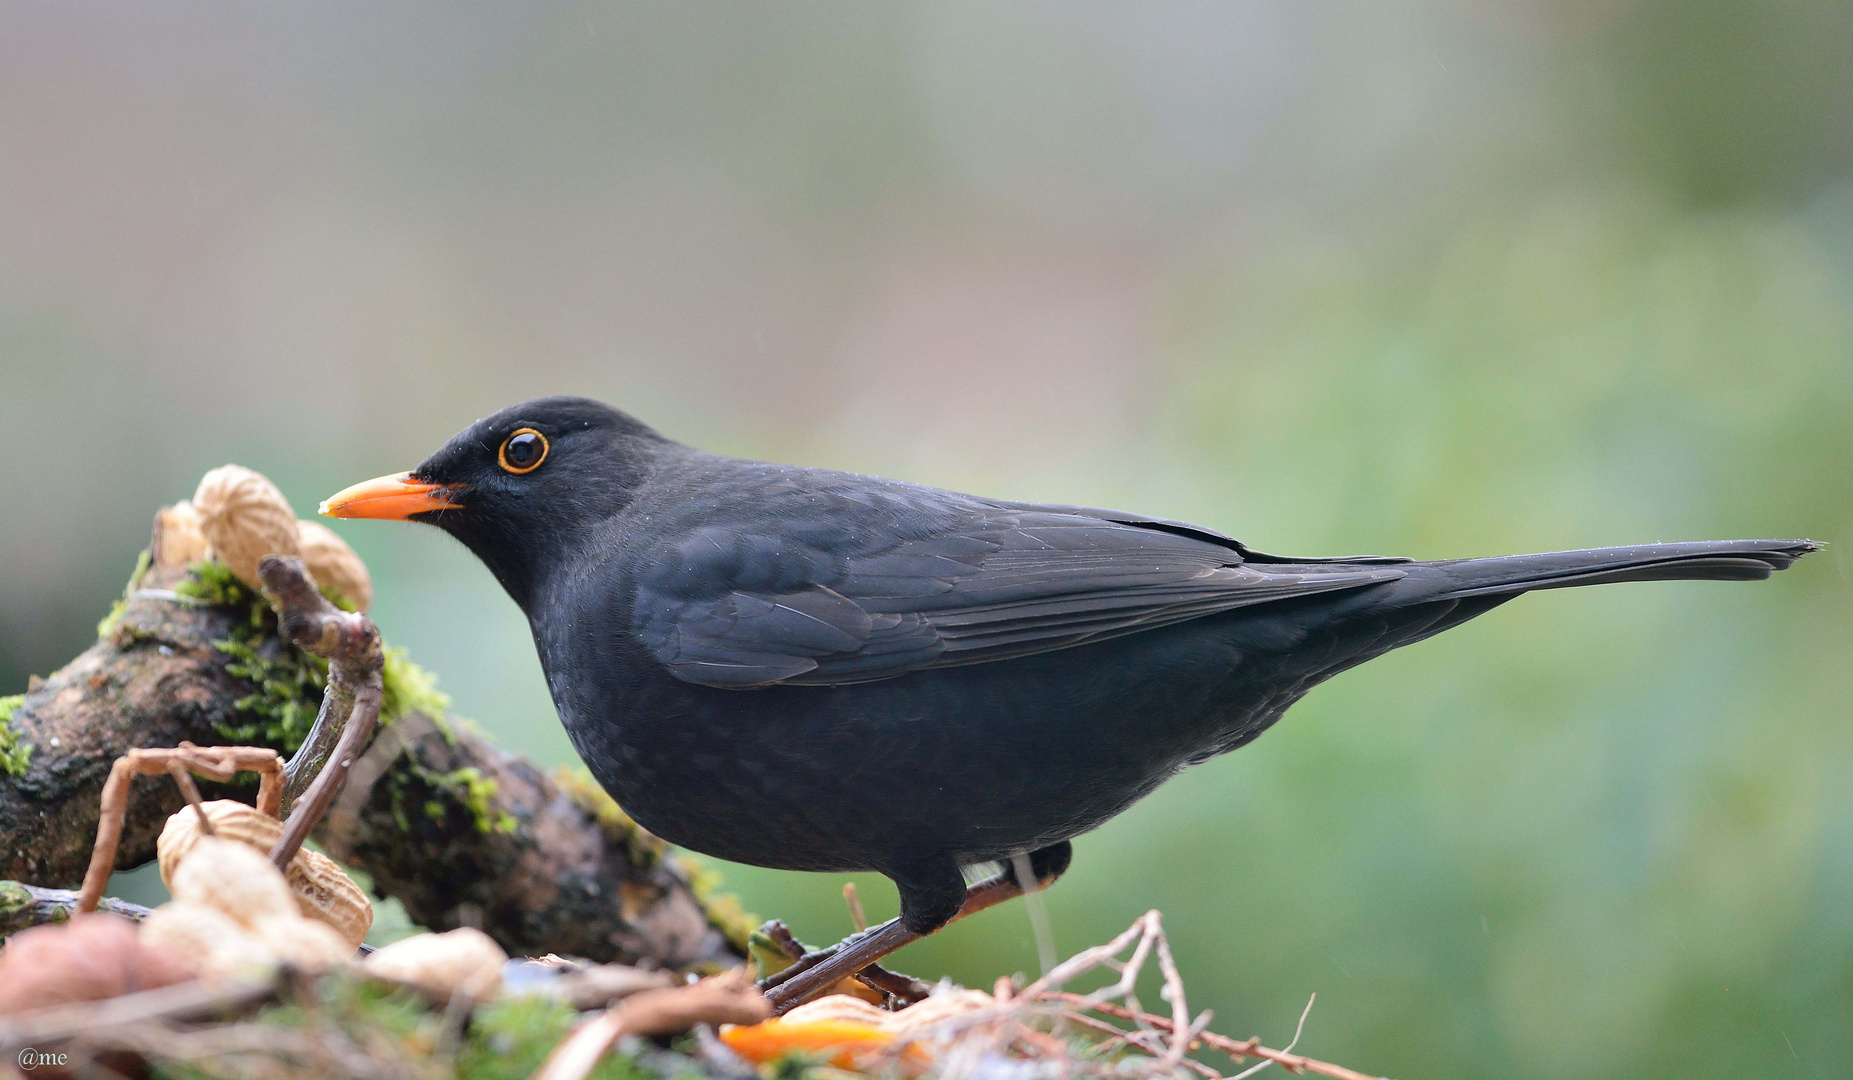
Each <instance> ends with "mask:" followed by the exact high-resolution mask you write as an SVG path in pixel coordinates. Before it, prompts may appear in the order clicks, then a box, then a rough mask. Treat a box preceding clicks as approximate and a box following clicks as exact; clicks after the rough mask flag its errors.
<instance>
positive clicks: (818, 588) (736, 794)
mask: <svg viewBox="0 0 1853 1080" xmlns="http://www.w3.org/2000/svg"><path fill="white" fill-rule="evenodd" d="M322 513H324V514H328V515H331V516H334V517H349V518H395V519H408V520H413V521H423V522H429V523H431V524H433V525H436V526H438V527H439V528H442V529H443V530H444V531H446V532H448V533H450V534H451V535H452V536H454V537H456V538H457V539H458V540H460V541H462V542H463V543H464V544H465V545H466V546H467V547H468V548H469V549H470V550H471V551H473V552H475V554H476V555H477V557H479V558H480V559H481V560H482V561H483V562H484V563H485V564H486V565H487V566H488V567H489V570H490V572H491V573H493V574H494V575H495V577H496V579H497V580H498V581H500V582H501V584H502V587H503V588H505V589H506V590H507V591H508V595H509V596H510V597H512V598H513V599H514V601H515V603H516V604H518V605H520V607H521V610H522V611H523V612H524V613H525V614H526V615H527V617H528V624H529V626H530V627H531V628H532V630H533V634H534V643H535V646H536V647H537V648H538V650H539V652H540V660H541V666H542V668H543V669H544V670H545V672H546V676H547V686H548V689H549V690H550V691H551V692H552V695H553V701H554V705H555V707H556V708H557V709H558V710H559V714H560V719H561V721H562V722H563V723H564V724H565V726H566V730H567V732H568V734H569V735H570V736H571V738H572V742H573V745H574V747H575V748H576V749H577V750H578V752H579V754H580V756H581V757H582V758H584V759H585V762H586V764H587V765H588V766H589V767H590V768H591V770H592V773H593V775H594V776H595V777H597V779H598V781H599V783H600V784H602V785H603V786H604V787H605V789H606V790H607V791H609V792H610V793H611V795H612V796H613V797H614V798H615V799H616V800H617V801H618V803H619V804H620V805H621V806H623V807H624V809H625V811H626V812H627V813H629V814H630V815H631V816H632V817H633V818H635V819H636V820H637V822H638V823H640V824H641V825H643V826H644V827H645V828H647V829H649V830H650V831H651V832H653V833H655V834H656V835H658V836H660V837H662V838H664V839H666V840H669V841H671V842H673V843H676V844H680V845H683V846H685V847H688V848H692V849H694V850H695V851H699V852H704V853H706V854H709V855H713V856H716V857H718V858H722V859H730V860H735V861H738V862H745V863H752V864H755V865H759V866H767V867H777V868H783V869H791V870H820V871H836V872H840V871H852V870H875V871H879V872H881V873H883V874H885V875H887V876H888V877H889V878H891V879H893V881H894V883H895V885H896V886H897V888H898V889H899V890H900V897H901V914H900V918H899V919H897V920H894V921H893V922H890V923H888V924H884V925H882V926H879V927H876V928H873V929H871V930H869V931H865V932H864V933H863V934H860V935H858V936H856V937H854V938H850V939H848V940H847V941H845V942H844V943H841V944H840V945H839V946H836V947H833V949H830V950H823V951H821V952H820V953H818V954H816V955H815V956H813V957H810V958H807V961H806V962H805V963H803V964H801V965H798V966H797V967H795V968H794V969H792V970H793V971H794V972H795V973H796V974H792V975H788V976H786V981H784V982H783V984H781V985H778V986H776V987H775V988H774V989H772V990H771V994H772V996H773V997H774V1000H775V1002H776V1003H778V1004H780V1005H781V1006H786V1007H788V1006H789V1005H791V1004H795V1003H796V1002H797V1001H798V1000H801V999H802V998H803V997H804V996H805V995H807V994H811V993H815V992H817V991H818V990H820V989H822V988H824V987H827V986H829V985H831V984H833V983H834V982H835V981H837V980H838V979H840V978H843V977H845V976H847V975H850V974H853V973H854V972H857V971H860V970H862V969H863V968H865V967H866V966H867V965H869V964H871V963H872V962H873V961H874V960H875V959H876V958H877V957H879V956H881V955H883V954H884V953H886V952H888V951H891V950H892V949H893V948H896V947H899V945H901V944H904V943H906V942H907V941H910V940H913V939H914V938H915V937H917V936H920V935H924V934H928V933H931V932H933V931H935V930H937V929H939V928H940V927H941V926H943V925H945V924H946V923H947V922H948V921H950V920H952V919H953V918H955V917H956V916H958V915H959V914H961V912H962V911H966V912H968V911H971V910H975V909H976V908H977V907H981V906H987V905H988V904H989V903H992V902H995V901H996V900H997V899H999V898H1002V897H1006V896H1008V895H1013V894H1014V892H1015V891H1016V890H1017V888H1018V885H1017V882H1019V881H1020V879H1021V876H1022V875H1015V876H1013V875H1010V874H1008V873H1006V874H1005V875H1003V876H1002V877H1000V878H998V879H995V880H993V881H990V882H988V883H985V884H981V885H978V886H975V887H973V889H972V890H971V891H970V894H969V895H968V892H967V888H966V885H965V879H964V877H963V876H962V873H961V871H962V868H968V867H972V866H974V865H977V864H983V863H987V862H995V861H1006V860H1012V859H1017V858H1019V857H1021V856H1024V855H1028V856H1029V863H1030V873H1031V874H1032V875H1033V876H1034V877H1035V878H1037V879H1039V880H1040V882H1041V883H1043V884H1046V883H1047V882H1048V881H1050V880H1053V878H1054V877H1055V876H1056V875H1058V874H1060V873H1061V871H1062V870H1063V869H1064V868H1065V867H1066V865H1067V863H1068V858H1069V846H1068V841H1069V839H1070V838H1071V837H1074V836H1077V835H1079V834H1081V833H1084V832H1086V831H1088V830H1089V829H1092V828H1093V827H1095V826H1096V825H1099V824H1101V823H1102V822H1104V821H1106V820H1107V819H1108V818H1110V817H1112V816H1113V815H1115V814H1117V813H1119V812H1120V811H1122V810H1124V809H1126V808H1127V807H1128V806H1130V805H1132V804H1133V803H1134V802H1136V801H1137V800H1138V799H1139V798H1140V797H1141V796H1143V795H1145V794H1147V793H1148V792H1150V791H1151V790H1152V789H1154V788H1156V787H1157V786H1158V785H1159V784H1161V783H1163V782H1164V781H1165V780H1166V778H1168V777H1170V776H1172V775H1173V774H1175V773H1177V772H1178V771H1179V770H1181V769H1184V768H1186V767H1188V766H1190V765H1194V764H1196V763H1198V762H1201V761H1204V760H1206V759H1208V758H1211V757H1214V756H1215V755H1217V754H1221V753H1225V752H1227V751H1230V750H1233V749H1235V748H1236V747H1239V746H1241V745H1243V744H1245V743H1247V742H1249V741H1250V740H1252V739H1254V738H1255V737H1256V736H1257V735H1259V734H1261V733H1262V732H1263V731H1265V730H1267V728H1268V727H1269V726H1270V725H1271V724H1273V723H1274V721H1275V720H1277V719H1278V718H1279V717H1280V715H1281V713H1282V712H1284V711H1285V710H1286V709H1287V707H1288V706H1289V705H1291V704H1293V702H1295V701H1297V700H1298V699H1299V698H1300V697H1301V696H1302V695H1304V694H1305V693H1306V692H1307V691H1308V690H1309V689H1311V688H1312V687H1313V686H1314V685H1316V684H1317V683H1319V682H1320V681H1322V680H1324V679H1327V678H1330V677H1331V676H1333V675H1335V674H1337V673H1338V672H1340V671H1343V670H1344V669H1346V668H1349V667H1352V666H1354V665H1356V664H1360V663H1362V662H1364V661H1365V660H1368V659H1370V658H1371V657H1374V656H1378V655H1380V654H1382V653H1385V652H1388V651H1389V650H1391V649H1394V648H1397V647H1399V646H1402V645H1408V644H1410V643H1411V642H1415V641H1420V640H1421V639H1423V638H1426V637H1428V636H1430V635H1432V634H1436V633H1439V632H1441V631H1443V630H1446V629H1448V628H1449V627H1452V626H1456V625H1458V624H1460V623H1463V622H1466V621H1467V620H1468V619H1471V618H1473V617H1474V616H1476V615H1479V614H1480V613H1482V612H1484V611H1488V610H1490V609H1492V608H1494V607H1497V606H1498V605H1500V604H1503V603H1505V602H1506V601H1507V600H1510V599H1512V598H1513V597H1514V596H1517V595H1518V594H1520V593H1523V592H1528V591H1531V590H1533V589H1555V588H1563V587H1566V586H1572V585H1596V584H1604V583H1607V582H1617V581H1650V580H1658V579H1669V578H1705V579H1715V580H1753V579H1760V578H1765V577H1768V576H1769V574H1770V572H1771V571H1774V570H1781V569H1783V568H1785V567H1787V566H1788V565H1789V564H1790V563H1791V562H1793V561H1794V560H1795V559H1796V558H1798V557H1800V556H1801V555H1804V554H1806V553H1808V552H1810V551H1813V550H1815V549H1816V548H1817V547H1818V545H1817V544H1815V543H1813V542H1811V541H1807V540H1731V541H1716V542H1699V543H1678V544H1649V545H1643V546H1640V547H1617V548H1598V549H1593V550H1585V551H1564V552H1554V553H1550V554H1544V555H1514V556H1506V557H1500V558H1484V559H1447V560H1441V561H1437V562H1417V561H1413V560H1410V559H1402V558H1385V557H1379V556H1366V557H1356V558H1325V559H1298V558H1288V557H1284V556H1279V555H1267V554H1263V553H1261V552H1259V551H1255V550H1253V549H1251V548H1249V547H1248V546H1246V545H1245V544H1243V543H1241V542H1240V541H1237V540H1235V539H1232V538H1230V537H1227V536H1224V535H1222V534H1221V533H1218V532H1216V531H1214V530H1211V529H1206V528H1202V527H1200V526H1196V525H1190V524H1186V523H1184V522H1180V521H1167V520H1164V519H1161V518H1151V517H1145V516H1142V515H1139V514H1129V513H1123V512H1119V511H1113V510H1097V509H1088V508H1083V507H1074V506H1057V505H1044V504H1038V503H1023V502H1012V501H1008V500H1003V499H987V498H981V497H979V496H975V495H962V494H959V493H957V492H952V491H942V490H939V489H936V488H930V487H923V486H921V485H918V484H910V483H905V482H902V481H898V480H885V479H880V478H877V477H871V476H859V475H855V474H851V473H843V472H834V471H831V470H828V469H813V468H803V467H799V466H792V465H775V464H768V463H765V462H759V461H745V460H741V459H738V458H731V457H724V456H722V455H719V454H711V453H707V452H705V451H702V450H698V449H695V448H693V447H690V446H685V445H683V444H681V443H678V442H675V441H673V440H671V439H668V438H665V437H664V436H662V435H659V434H657V433H656V432H655V431H653V430H651V429H650V428H649V427H647V426H645V425H644V424H642V423H640V422H639V421H637V420H635V419H633V418H632V417H630V416H628V415H626V414H625V413H622V412H619V411H618V410H616V409H613V408H611V407H609V406H606V405H603V404H600V403H598V402H596V401H591V400H587V399H584V398H575V397H550V398H541V399H539V400H535V401H529V402H525V403H523V404H520V405H516V406H514V407H512V408H508V409H504V410H503V411H501V412H499V413H496V414H495V415H494V416H491V417H489V418H488V419H486V420H482V421H480V422H478V423H476V424H474V425H472V426H471V427H469V428H468V429H466V430H465V431H463V432H462V433H461V434H459V435H457V436H456V437H455V438H453V439H452V440H450V442H449V443H447V444H446V445H445V446H444V447H443V448H442V449H440V450H439V451H438V452H437V453H435V454H433V455H432V456H431V457H430V458H429V459H427V460H426V461H425V462H424V464H422V465H420V466H418V467H417V468H415V469H413V470H411V471H410V472H405V473H399V474H397V475H394V476H388V477H382V478H380V479H377V480H370V481H367V482H365V483H362V484H357V485H355V486H354V487H350V488H348V489H346V490H345V491H342V492H340V493H339V494H337V495H335V496H334V497H333V498H331V499H329V500H328V501H327V502H326V503H324V504H323V505H322ZM1034 884H1035V883H1033V882H1024V883H1022V885H1023V886H1024V887H1034Z"/></svg>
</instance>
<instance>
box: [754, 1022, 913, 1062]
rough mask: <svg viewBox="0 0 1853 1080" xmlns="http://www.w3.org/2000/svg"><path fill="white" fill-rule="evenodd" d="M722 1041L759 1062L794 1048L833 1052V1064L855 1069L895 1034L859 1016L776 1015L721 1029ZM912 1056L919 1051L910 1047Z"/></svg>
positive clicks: (777, 1056) (811, 1052)
mask: <svg viewBox="0 0 1853 1080" xmlns="http://www.w3.org/2000/svg"><path fill="white" fill-rule="evenodd" d="M721 1041H722V1042H724V1043H726V1044H727V1046H728V1048H729V1049H731V1050H732V1051H733V1052H734V1053H736V1054H739V1055H740V1056H741V1057H743V1058H745V1059H747V1060H748V1061H751V1062H753V1063H754V1064H756V1065H763V1064H765V1063H766V1062H768V1061H776V1060H777V1059H778V1058H780V1057H783V1056H784V1055H786V1054H789V1053H791V1052H792V1051H794V1050H796V1051H800V1052H803V1053H807V1054H826V1053H827V1054H830V1055H831V1056H830V1064H832V1065H834V1066H836V1067H837V1068H839V1069H853V1068H855V1067H856V1062H857V1059H858V1058H863V1057H866V1056H868V1055H869V1054H870V1053H871V1052H873V1051H877V1050H882V1049H884V1048H886V1047H887V1046H888V1045H889V1044H890V1043H892V1042H893V1041H894V1036H893V1035H891V1034H889V1033H888V1032H886V1031H883V1030H882V1029H881V1028H878V1027H876V1026H875V1025H873V1024H865V1023H862V1022H861V1021H858V1020H796V1021H794V1020H783V1019H779V1018H777V1017H774V1018H773V1019H771V1020H766V1021H763V1022H761V1023H757V1024H752V1025H750V1026H747V1027H729V1028H722V1029H721ZM907 1052H908V1054H909V1055H910V1056H911V1055H913V1054H916V1053H918V1051H916V1050H915V1049H914V1048H913V1047H908V1051H907Z"/></svg>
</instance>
